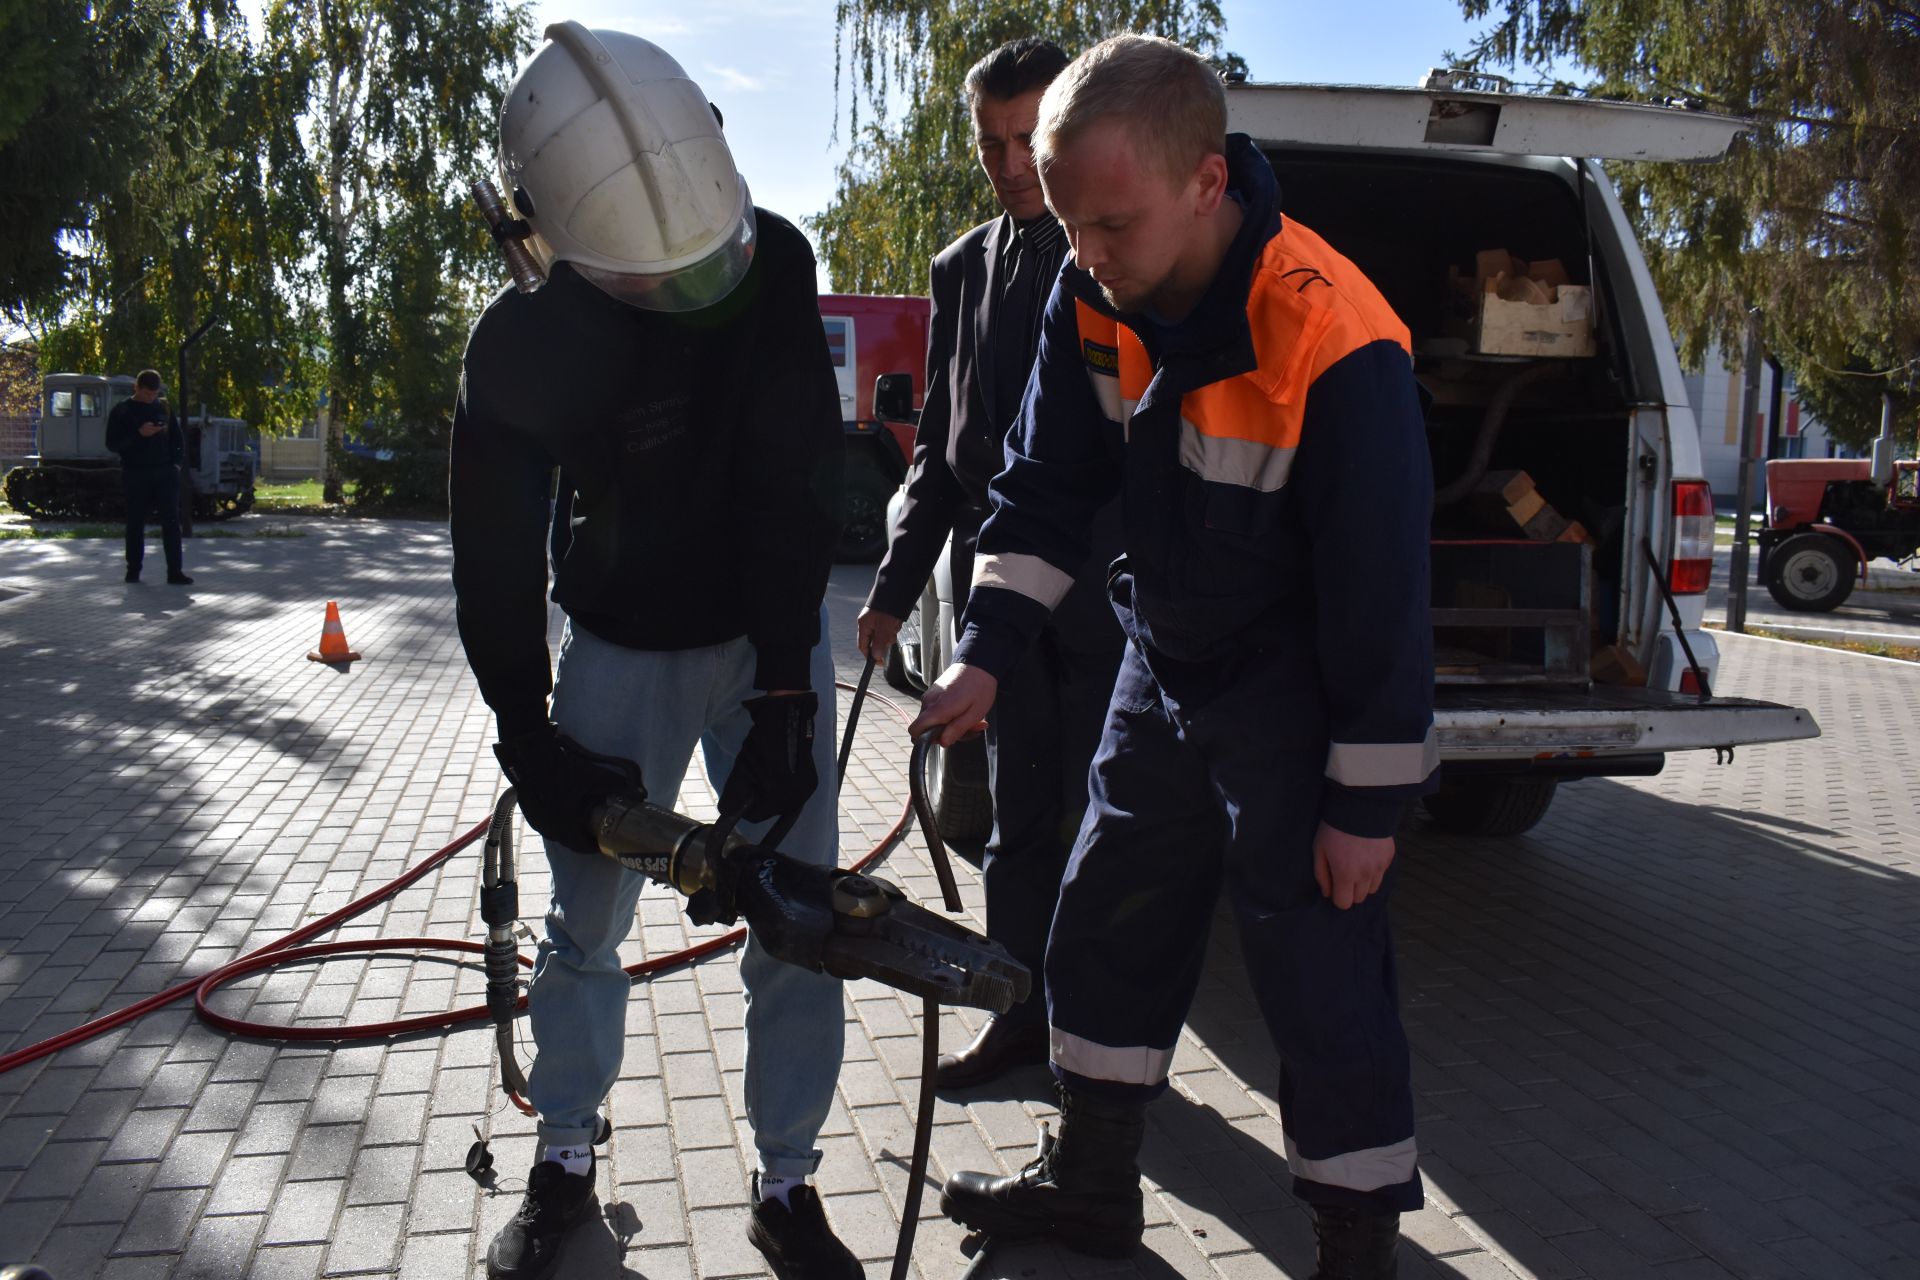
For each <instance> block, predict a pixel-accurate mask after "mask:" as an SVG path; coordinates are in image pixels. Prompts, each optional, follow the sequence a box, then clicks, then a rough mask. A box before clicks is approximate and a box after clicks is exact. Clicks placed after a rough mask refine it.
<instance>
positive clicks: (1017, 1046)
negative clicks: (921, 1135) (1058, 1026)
mask: <svg viewBox="0 0 1920 1280" xmlns="http://www.w3.org/2000/svg"><path fill="white" fill-rule="evenodd" d="M1046 1061H1047V1024H1046V1023H1044V1022H1039V1021H1029V1020H1025V1019H1023V1020H1021V1021H1019V1022H1009V1021H1007V1020H1006V1019H1005V1018H988V1019H987V1024H986V1025H985V1026H983V1027H981V1028H980V1034H979V1035H976V1036H975V1037H974V1038H973V1043H972V1044H970V1045H968V1046H967V1047H966V1048H964V1049H962V1050H961V1051H960V1052H958V1053H943V1054H941V1055H940V1064H939V1066H938V1067H937V1068H936V1069H935V1070H934V1073H933V1083H934V1085H935V1087H936V1088H939V1089H971V1088H973V1087H974V1086H975V1085H982V1084H986V1083H988V1082H989V1081H992V1080H997V1079H999V1078H1000V1077H1001V1076H1003V1075H1005V1074H1006V1073H1007V1072H1009V1071H1012V1070H1013V1069H1014V1068H1015V1067H1031V1066H1045V1065H1046Z"/></svg>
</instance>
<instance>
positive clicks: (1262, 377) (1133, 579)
mask: <svg viewBox="0 0 1920 1280" xmlns="http://www.w3.org/2000/svg"><path fill="white" fill-rule="evenodd" d="M1035 152H1036V156H1037V158H1038V161H1039V165H1040V172H1041V176H1042V180H1043V183H1044V185H1045V188H1046V193H1047V203H1048V205H1049V207H1050V208H1051V209H1052V210H1053V212H1054V213H1055V215H1056V216H1057V217H1058V218H1059V219H1060V221H1061V223H1062V225H1063V226H1064V227H1065V228H1066V232H1067V236H1068V240H1069V243H1070V245H1071V247H1072V252H1073V258H1074V262H1073V265H1072V266H1071V267H1069V269H1068V270H1067V271H1066V272H1064V273H1063V274H1062V276H1061V279H1060V283H1059V286H1058V287H1057V288H1056V290H1055V291H1054V294H1053V298H1052V301H1051V304H1050V305H1049V308H1048V312H1047V318H1046V324H1045V329H1044V332H1043V334H1042V337H1041V345H1040V354H1039V359H1038V367H1037V372H1036V373H1035V376H1034V380H1033V382H1032V384H1031V385H1030V387H1029V391H1028V397H1027V402H1026V404H1025V406H1024V407H1023V409H1022V412H1021V417H1020V421H1019V423H1018V425H1017V427H1016V429H1015V431H1014V433H1013V435H1012V436H1011V437H1010V438H1009V440H1008V444H1007V459H1006V467H1005V469H1004V470H1003V471H1002V472H1001V474H1000V475H999V476H998V477H997V478H996V479H995V480H994V482H993V486H992V494H991V496H992V503H993V514H992V516H991V517H990V518H989V520H988V521H987V523H986V526H985V527H984V529H983V530H982V532H981V535H980V541H979V555H978V558H977V559H976V561H975V568H974V579H973V592H972V595H971V596H970V598H969V600H968V604H967V611H966V617H965V626H964V631H963V634H962V637H961V639H960V641H959V644H958V647H957V650H956V653H955V663H954V665H953V666H952V667H951V668H949V669H948V671H947V672H946V673H945V674H943V675H942V676H941V677H940V679H939V680H938V681H937V682H936V684H935V686H934V688H933V689H932V690H931V691H929V693H928V696H927V698H926V700H925V702H924V703H923V707H922V711H921V714H920V717H919V719H918V720H917V721H916V722H915V724H914V726H913V732H915V733H919V732H922V731H924V730H926V729H928V728H931V727H936V726H939V727H942V738H943V740H953V739H957V738H958V736H959V735H960V734H961V733H963V732H964V731H966V730H967V729H968V728H969V727H970V726H972V725H973V724H975V723H976V722H977V721H978V720H979V719H980V717H981V715H982V714H984V712H985V711H986V709H987V708H988V707H989V706H991V705H992V703H993V700H994V696H995V693H996V689H997V683H998V678H999V676H1000V675H1001V673H1003V672H1004V671H1006V670H1007V669H1008V668H1009V667H1010V666H1011V665H1012V663H1013V662H1014V661H1015V660H1016V658H1017V657H1018V655H1019V653H1020V651H1021V649H1022V648H1023V647H1024V646H1025V644H1026V643H1027V642H1028V640H1029V639H1030V638H1031V637H1032V635H1033V634H1034V633H1035V632H1036V631H1037V630H1038V629H1039V628H1040V626H1041V625H1042V622H1043V621H1044V619H1045V618H1046V616H1047V613H1048V610H1049V609H1050V608H1051V607H1052V606H1053V605H1054V604H1055V603H1056V602H1057V601H1058V600H1059V599H1060V598H1061V596H1062V594H1063V593H1064V592H1065V590H1066V589H1067V585H1068V584H1069V583H1070V582H1071V581H1072V574H1073V571H1074V570H1075V569H1076V568H1077V567H1078V566H1079V564H1080V562H1081V558H1082V557H1083V556H1084V554H1085V550H1086V539H1087V532H1086V531H1087V526H1088V522H1089V519H1090V517H1091V515H1092V513H1093V512H1094V511H1095V510H1096V509H1097V508H1098V507H1099V505H1100V504H1101V503H1103V502H1104V501H1106V500H1107V499H1108V498H1109V497H1110V496H1111V495H1112V494H1114V493H1115V492H1118V493H1120V494H1121V498H1122V503H1123V510H1124V524H1125V534H1124V546H1125V552H1126V553H1125V555H1124V556H1123V557H1122V558H1121V559H1120V560H1118V561H1116V562H1115V565H1114V568H1113V571H1112V573H1111V574H1110V575H1109V592H1110V594H1111V596H1112V598H1113V603H1114V607H1115V610H1116V611H1117V613H1118V614H1119V616H1120V622H1121V626H1122V629H1123V630H1125V631H1126V633H1127V637H1128V641H1129V643H1128V646H1127V652H1126V655H1125V657H1124V659H1123V661H1122V666H1121V670H1120V676H1119V679H1118V681H1117V683H1116V685H1115V687H1114V692H1113V698H1112V702H1111V705H1110V706H1109V708H1108V713H1107V722H1106V728H1105V730H1104V734H1103V737H1102V741H1101V745H1100V749H1099V752H1098V754H1097V755H1096V756H1095V757H1094V763H1093V770H1092V777H1091V781H1090V789H1091V804H1090V807H1089V810H1088V814H1087V818H1086V821H1085V822H1084V823H1083V824H1082V826H1081V829H1080V834H1079V838H1078V840H1077V842H1076V844H1075V847H1074V850H1073V854H1072V857H1071V860H1070V862H1069V865H1068V871H1067V878H1066V882H1065V884H1064V885H1063V886H1062V890H1061V898H1060V904H1059V907H1058V910H1057V912H1056V914H1055V916H1054V922H1053V930H1052V934H1051V936H1050V938H1049V941H1048V947H1047V959H1046V988H1047V1002H1048V1021H1049V1024H1050V1056H1051V1060H1052V1064H1053V1069H1054V1073H1055V1075H1056V1076H1057V1077H1058V1079H1059V1081H1060V1100H1061V1102H1060V1111H1061V1119H1060V1132H1059V1135H1058V1137H1057V1138H1056V1139H1055V1140H1054V1141H1052V1142H1051V1143H1050V1144H1047V1146H1046V1149H1045V1150H1043V1152H1042V1153H1041V1155H1040V1156H1039V1157H1038V1158H1036V1159H1035V1160H1034V1162H1033V1163H1031V1164H1030V1165H1028V1166H1027V1167H1026V1168H1025V1169H1023V1170H1022V1171H1021V1172H1020V1173H1018V1174H1016V1175H1014V1176H1012V1177H998V1176H995V1175H992V1174H986V1173H966V1172H963V1173H959V1174H956V1175H955V1176H954V1177H953V1178H951V1179H949V1181H948V1182H947V1184H946V1188H945V1192H944V1194H943V1195H942V1197H941V1206H942V1208H943V1209H944V1210H945V1211H946V1212H947V1214H948V1215H949V1216H951V1217H953V1218H955V1219H956V1220H958V1221H960V1222H962V1223H964V1224H966V1225H967V1226H970V1227H973V1228H975V1229H977V1230H981V1231H985V1232H987V1233H988V1234H990V1235H993V1236H995V1237H998V1238H1002V1239H1008V1238H1018V1237H1021V1236H1035V1235H1048V1236H1051V1237H1053V1238H1055V1239H1057V1240H1059V1241H1061V1242H1062V1243H1064V1244H1067V1245H1069V1246H1071V1247H1074V1248H1078V1249H1081V1250H1084V1251H1087V1252H1093V1253H1102V1254H1124V1253H1128V1252H1131V1251H1132V1250H1133V1249H1134V1248H1136V1247H1137V1246H1138V1244H1139V1241H1140V1237H1141V1233H1142V1202H1141V1194H1140V1185H1139V1169H1138V1152H1139V1147H1140V1140H1141V1136H1142V1133H1143V1131H1144V1111H1145V1107H1146V1104H1147V1103H1148V1102H1149V1101H1150V1100H1151V1099H1153V1098H1154V1097H1156V1096H1157V1095H1158V1094H1159V1093H1161V1092H1162V1091H1163V1090H1164V1089H1165V1088H1166V1080H1167V1069H1168V1065H1169V1063H1170V1061H1171V1059H1172V1057H1173V1050H1174V1044H1175V1041H1176V1040H1177V1038H1178V1036H1179V1033H1180V1027H1181V1024H1182V1022H1183V1021H1184V1019H1185V1016H1186V1011H1187V1007H1188V1005H1189V1004H1190V1003H1191V1001H1192V997H1193V992H1194V988H1195V985H1196V984H1197V982H1198V980H1199V976H1200V969H1201V962H1202V959H1203V956H1204V953H1205V949H1206V932H1207V924H1208V920H1209V916H1210V913H1211V911H1212V909H1213V904H1214V902H1215V900H1216V898H1217V896H1218V895H1219V893H1220V890H1221V887H1222V885H1223V883H1224V886H1225V888H1226V892H1227V896H1228V899H1229V901H1230V902H1231V903H1232V905H1233V909H1234V913H1235V917H1236V920H1237V923H1238V925H1239V930H1240V936H1241V943H1242V950H1243V952H1244V954H1245V956H1246V959H1247V967H1248V971H1249V974H1250V977H1251V979H1252V983H1253V989H1254V993H1255V995H1256V997H1257V998H1258V1000H1259V1003H1260V1007H1261V1012H1262V1014H1263V1016H1264V1017H1265V1019H1266V1022H1267V1026H1268V1030H1269V1032H1270V1034H1271V1035H1272V1037H1273V1040H1274V1044H1275V1046H1276V1048H1277V1049H1278V1051H1279V1054H1280V1062H1281V1066H1280V1079H1279V1084H1278V1089H1277V1093H1276V1097H1277V1098H1278V1100H1279V1105H1280V1113H1281V1115H1280V1118H1281V1122H1282V1125H1283V1127H1284V1129H1285V1134H1286V1153H1287V1159H1288V1163H1289V1165H1290V1166H1291V1168H1292V1170H1293V1174H1294V1189H1295V1192H1296V1194H1298V1195H1299V1196H1300V1197H1301V1198H1302V1199H1303V1200H1305V1201H1306V1202H1307V1203H1308V1204H1309V1205H1310V1206H1311V1208H1312V1210H1313V1213H1314V1223H1315V1230H1316V1233H1317V1235H1318V1237H1319V1250H1320V1252H1319V1266H1318V1269H1317V1270H1316V1271H1315V1273H1314V1274H1315V1275H1316V1276H1319V1277H1323V1278H1325V1280H1334V1278H1335V1277H1341V1278H1344V1277H1369V1278H1371V1277H1384V1276H1390V1275H1392V1274H1393V1272H1394V1265H1395V1261H1394V1260H1395V1254H1396V1251H1397V1243H1398V1237H1399V1215H1400V1213H1401V1212H1404V1211H1408V1210H1412V1209H1416V1208H1418V1207H1419V1206H1420V1205H1421V1203H1422V1195H1421V1186H1420V1176H1419V1172H1418V1169H1417V1165H1416V1152H1415V1146H1414V1136H1413V1103H1412V1092H1411V1088H1410V1083H1409V1070H1408V1050H1407V1042H1406V1036H1405V1034H1404V1032H1403V1031H1402V1029H1401V1025H1400V1018H1399V1012H1398V1007H1397V1005H1398V996H1397V991H1396V985H1395V977H1394V965H1393V951H1392V942H1391V937H1390V934H1389V929H1388V920H1387V898H1388V890H1389V889H1390V887H1391V883H1392V863H1393V854H1394V845H1393V832H1394V830H1395V828H1396V826H1397V825H1398V823H1399V820H1400V818H1401V816H1402V814H1403V813H1404V811H1405V809H1406V806H1407V805H1408V803H1409V802H1410V801H1412V800H1413V799H1414V798H1415V797H1417V796H1418V795H1420V794H1421V793H1422V792H1424V791H1425V790H1427V789H1429V787H1430V784H1431V780H1432V777H1433V774H1434V772H1435V770H1436V767H1437V764H1438V759H1437V751H1436V746H1435V740H1434V735H1433V704H1432V696H1433V659H1432V636H1431V632H1430V630H1429V622H1428V617H1427V599H1428V592H1427V554H1428V553H1427V543H1428V524H1429V521H1430V518H1431V509H1432V477H1431V469H1430V463H1429V459H1428V454H1427V447H1426V442H1425V437H1424V431H1423V427H1422V420H1421V412H1420V404H1419V396H1418V391H1417V388H1416V385H1415V383H1414V379H1413V371H1412V362H1411V357H1410V353H1409V337H1408V333H1407V329H1406V327H1405V326H1404V325H1403V324H1401V323H1400V321H1399V319H1398V318H1397V317H1396V316H1395V315H1394V313H1393V311H1392V309H1391V308H1390V307H1389V306H1388V305H1387V303H1386V302H1385V300H1384V299H1382V298H1381V296H1380V294H1379V293H1378V291H1377V290H1375V289H1374V287H1373V285H1372V284H1371V283H1370V282H1369V281H1368V280H1367V279H1366V277H1365V276H1363V275H1362V274H1361V273H1360V271H1359V270H1358V269H1357V268H1355V267H1354V266H1353V264H1352V263H1350V262H1348V261H1347V260H1346V259H1345V258H1343V257H1341V256H1340V255H1339V254H1338V253H1336V252H1334V251H1333V250H1332V249H1331V248H1330V247H1329V246H1328V245H1327V244H1326V242H1325V241H1324V240H1322V239H1320V237H1319V236H1317V235H1315V234H1314V233H1313V232H1312V231H1310V230H1309V229H1307V228H1306V227H1304V226H1301V225H1300V224H1299V223H1297V222H1294V221H1292V220H1291V219H1288V218H1285V217H1283V216H1282V214H1281V212H1280V209H1279V192H1278V189H1277V184H1276V182H1275V180H1274V176H1273V172H1272V170H1271V168H1270V167H1269V166H1268V164H1267V161H1266V159H1265V158H1264V157H1263V156H1262V155H1261V154H1260V152H1259V151H1258V150H1257V149H1256V148H1255V147H1254V145H1253V144H1252V142H1251V141H1250V140H1248V139H1247V138H1246V137H1244V136H1240V135H1235V136H1233V137H1228V136H1227V135H1226V100H1225V92H1224V88H1223V86H1222V85H1221V82H1220V80H1219V78H1218V77H1217V76H1216V75H1215V74H1214V72H1213V71H1212V70H1211V69H1209V68H1208V67H1207V65H1206V64H1205V63H1204V62H1202V61H1201V60H1200V59H1199V58H1197V57H1195V56H1194V55H1193V54H1191V53H1189V52H1187V51H1186V50H1184V49H1181V48H1180V47H1179V46H1177V45H1174V44H1172V43H1170V42H1167V41H1164V40H1158V39H1153V38H1149V37H1142V36H1120V37H1116V38H1114V39H1112V40H1108V41H1106V42H1104V43H1102V44H1100V45H1098V46H1096V47H1095V48H1093V49H1091V50H1089V51H1088V52H1086V53H1085V54H1083V55H1081V56H1080V57H1079V58H1077V59H1076V60H1075V61H1074V62H1073V63H1072V64H1071V65H1070V66H1069V67H1068V68H1067V69H1066V70H1065V71H1064V72H1062V73H1061V75H1060V76H1059V78H1058V79H1056V80H1055V81H1054V83H1053V84H1052V86H1051V87H1050V88H1049V89H1048V90H1047V93H1046V95H1045V97H1044V98H1043V99H1042V102H1041V107H1040V118H1039V124H1038V128H1037V129H1036V132H1035Z"/></svg>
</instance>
